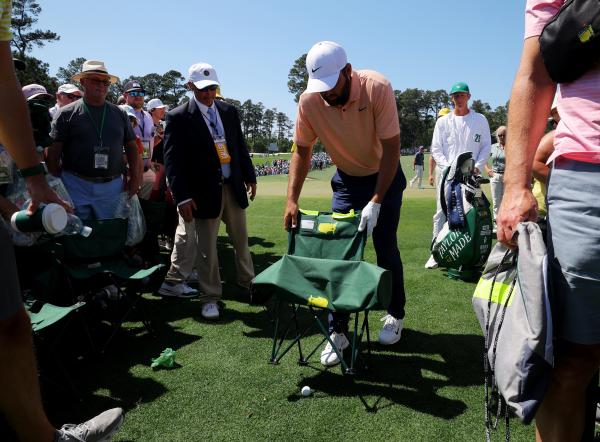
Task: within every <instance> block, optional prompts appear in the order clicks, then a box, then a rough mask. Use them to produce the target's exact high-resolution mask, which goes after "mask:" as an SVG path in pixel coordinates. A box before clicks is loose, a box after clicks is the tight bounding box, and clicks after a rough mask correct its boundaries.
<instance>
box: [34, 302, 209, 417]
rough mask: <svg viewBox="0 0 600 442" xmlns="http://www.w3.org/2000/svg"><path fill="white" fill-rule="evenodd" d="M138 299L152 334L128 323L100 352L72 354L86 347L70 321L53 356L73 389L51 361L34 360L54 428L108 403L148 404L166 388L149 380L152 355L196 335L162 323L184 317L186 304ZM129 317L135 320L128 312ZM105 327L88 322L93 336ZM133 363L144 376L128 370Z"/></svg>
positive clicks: (127, 406) (188, 341) (103, 332)
mask: <svg viewBox="0 0 600 442" xmlns="http://www.w3.org/2000/svg"><path fill="white" fill-rule="evenodd" d="M143 301H144V304H145V306H144V307H145V309H146V313H147V317H148V318H149V319H151V320H153V325H154V327H155V331H156V336H152V335H150V334H149V333H147V331H146V330H145V328H143V327H142V326H141V323H138V322H129V323H127V324H126V327H125V329H123V330H120V331H119V332H118V333H117V335H116V337H115V338H114V340H113V341H112V343H111V345H110V347H109V348H108V350H107V352H106V354H105V355H103V356H101V355H89V356H88V357H85V358H82V357H78V356H77V355H78V354H81V353H82V352H85V350H86V349H88V348H87V347H85V346H86V345H87V343H86V342H85V341H84V340H83V339H82V330H81V328H80V327H78V324H77V323H75V322H74V323H73V325H72V329H71V330H69V331H68V333H66V334H65V335H64V336H63V338H62V340H61V341H60V349H59V351H61V352H62V351H63V350H62V349H64V354H62V353H61V355H60V356H59V357H60V359H61V362H62V364H63V365H64V366H65V368H66V375H67V376H69V380H70V381H71V383H72V384H73V385H74V387H75V389H76V392H73V391H72V390H70V389H69V388H67V385H68V384H67V383H65V382H63V380H64V375H65V373H60V372H59V371H58V370H57V369H56V368H57V367H56V366H55V365H54V364H53V361H52V359H47V360H41V361H40V367H41V370H42V373H43V374H47V376H43V377H42V378H41V383H42V391H43V398H44V402H45V407H46V409H47V410H48V413H49V418H50V420H51V422H53V423H55V424H56V425H58V426H60V425H62V424H63V423H65V422H83V421H85V420H87V419H89V418H90V417H92V416H94V415H96V414H98V413H100V412H102V411H103V410H105V409H108V408H113V407H122V408H123V409H124V410H125V411H126V412H127V410H131V409H133V408H135V407H137V406H139V405H140V404H144V403H150V402H153V401H154V400H156V399H157V398H159V397H160V396H162V395H163V394H165V393H166V392H167V389H166V387H165V386H164V385H163V384H162V383H161V382H158V381H157V380H155V376H154V375H153V370H152V369H151V368H150V363H151V361H152V358H156V357H158V356H159V354H160V353H161V351H163V350H164V349H165V348H167V347H171V348H173V349H174V350H178V349H179V348H181V347H184V346H186V345H189V344H191V343H192V342H195V341H198V340H199V339H201V337H200V336H197V335H190V334H187V333H184V332H182V331H180V330H179V329H178V328H176V327H173V326H171V325H170V324H169V323H168V321H174V320H176V318H181V317H189V316H190V315H189V306H185V305H184V304H183V303H181V304H179V305H177V304H172V303H165V302H164V301H162V300H160V299H157V298H154V299H152V298H146V299H144V300H143ZM186 307H188V308H186ZM185 311H187V313H185ZM130 320H131V321H137V320H139V318H138V317H136V316H135V315H134V316H132V317H131V318H130ZM103 328H104V330H103ZM108 331H109V330H108V324H104V323H99V324H98V323H97V324H94V325H93V336H99V335H106V333H107V332H108ZM137 365H142V366H146V367H147V375H143V376H139V375H134V374H132V372H131V371H132V370H131V369H132V368H133V367H135V366H137ZM137 371H138V372H139V369H138V370H137ZM48 380H52V381H48ZM54 381H56V382H54Z"/></svg>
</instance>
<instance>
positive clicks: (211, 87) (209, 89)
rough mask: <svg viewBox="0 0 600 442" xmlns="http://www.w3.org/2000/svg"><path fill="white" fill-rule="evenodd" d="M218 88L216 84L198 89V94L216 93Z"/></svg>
mask: <svg viewBox="0 0 600 442" xmlns="http://www.w3.org/2000/svg"><path fill="white" fill-rule="evenodd" d="M218 87H219V86H217V85H216V84H212V85H210V86H206V87H203V88H202V89H198V90H199V91H200V92H208V91H216V90H217V88H218Z"/></svg>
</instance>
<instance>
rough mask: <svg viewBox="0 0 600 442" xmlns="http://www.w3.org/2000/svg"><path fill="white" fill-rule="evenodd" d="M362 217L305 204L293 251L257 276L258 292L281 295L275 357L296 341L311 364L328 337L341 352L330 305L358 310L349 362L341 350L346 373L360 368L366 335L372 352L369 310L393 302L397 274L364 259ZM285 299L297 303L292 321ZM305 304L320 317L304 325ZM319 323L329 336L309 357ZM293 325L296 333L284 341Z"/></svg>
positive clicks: (345, 310) (291, 240)
mask: <svg viewBox="0 0 600 442" xmlns="http://www.w3.org/2000/svg"><path fill="white" fill-rule="evenodd" d="M359 222H360V213H355V212H354V211H352V212H350V213H348V214H337V213H330V212H317V211H306V210H301V211H300V213H299V214H298V226H297V228H295V229H292V230H290V233H289V245H288V252H287V254H286V255H284V256H283V257H282V258H281V259H280V260H279V261H277V262H276V263H274V264H273V265H271V266H270V267H268V268H267V269H266V270H264V271H263V272H262V273H260V274H259V275H258V276H256V278H255V279H254V281H253V287H252V289H253V291H254V292H255V293H256V294H257V295H258V297H263V298H265V297H267V296H274V297H275V305H276V307H275V315H276V318H275V321H274V322H275V330H274V334H273V346H272V351H271V363H274V364H276V363H278V362H279V361H280V360H281V358H283V356H285V354H286V353H288V351H289V350H290V349H291V348H292V347H294V346H296V345H297V346H298V351H299V353H300V359H299V361H300V363H301V364H306V363H307V361H308V360H309V359H310V358H311V357H312V355H314V353H315V352H316V351H317V350H318V349H319V348H320V347H321V345H323V344H324V343H325V341H329V343H330V344H331V345H332V346H333V348H334V349H335V351H336V352H338V351H337V348H336V347H335V346H334V345H333V343H332V342H331V339H330V337H329V331H328V328H327V322H326V318H327V313H328V312H329V311H334V312H342V313H348V314H349V313H354V314H355V317H354V327H353V334H352V337H351V338H350V337H349V339H348V340H349V342H350V350H351V352H350V361H349V363H348V362H346V361H344V360H343V358H342V357H341V355H340V354H339V352H338V357H339V359H340V361H341V365H342V369H343V371H344V373H346V374H353V373H354V372H355V369H356V366H357V361H358V358H359V357H360V350H361V346H362V341H363V337H366V339H365V341H366V347H367V353H368V357H370V354H371V347H370V336H369V311H370V310H372V309H374V308H386V307H387V306H388V304H389V301H390V296H391V286H392V278H391V273H390V272H389V271H387V270H384V269H382V268H380V267H377V266H375V265H373V264H369V263H367V262H364V261H363V260H362V259H363V254H364V249H365V243H366V239H367V238H366V233H365V232H359V231H358V225H359ZM281 303H288V304H290V305H291V315H289V316H290V317H289V320H288V321H287V324H281V323H282V322H285V321H284V320H282V318H281V315H280V305H281ZM302 306H305V307H306V308H308V310H309V312H310V314H311V316H312V317H313V319H314V322H313V321H311V323H310V324H309V325H308V326H306V327H304V328H302V329H301V327H300V326H299V322H298V312H299V309H300V307H302ZM360 313H362V317H363V320H362V323H360V321H359V316H360ZM323 316H324V317H325V318H323ZM324 319H325V320H324ZM315 326H316V327H317V328H318V331H319V332H320V333H321V334H322V335H323V339H322V340H321V342H320V343H319V344H318V345H317V346H316V347H315V348H314V349H313V350H312V351H310V352H309V353H308V355H307V356H306V357H305V356H304V353H303V351H302V344H301V341H302V339H303V338H304V337H305V336H307V333H308V332H310V331H311V330H312V329H313V328H314V327H315ZM292 329H294V330H295V333H293V338H292V339H291V342H288V343H287V345H285V347H284V342H285V340H286V338H287V336H288V335H289V334H290V331H291V330H292ZM365 335H366V336H365ZM365 365H366V364H365Z"/></svg>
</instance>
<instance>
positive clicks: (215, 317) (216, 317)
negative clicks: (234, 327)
mask: <svg viewBox="0 0 600 442" xmlns="http://www.w3.org/2000/svg"><path fill="white" fill-rule="evenodd" d="M219 316H221V315H217V316H204V315H202V317H203V318H204V319H207V320H209V321H215V320H217V319H219Z"/></svg>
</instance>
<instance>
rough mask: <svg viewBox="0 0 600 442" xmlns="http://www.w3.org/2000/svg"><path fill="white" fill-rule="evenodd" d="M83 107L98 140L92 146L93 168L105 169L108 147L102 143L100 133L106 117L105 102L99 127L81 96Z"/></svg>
mask: <svg viewBox="0 0 600 442" xmlns="http://www.w3.org/2000/svg"><path fill="white" fill-rule="evenodd" d="M83 107H84V109H85V112H86V114H87V115H88V117H89V118H90V121H91V123H92V126H94V129H95V130H96V134H97V135H98V141H99V142H100V144H99V145H97V146H94V148H93V149H94V169H102V170H106V169H108V153H109V152H110V149H109V148H108V147H104V144H103V143H102V133H103V132H104V121H105V119H106V107H107V106H106V103H104V106H103V108H102V120H101V122H100V127H98V125H97V124H96V121H95V120H94V117H93V116H92V113H91V112H90V109H89V108H88V105H87V103H86V102H85V98H83Z"/></svg>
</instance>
